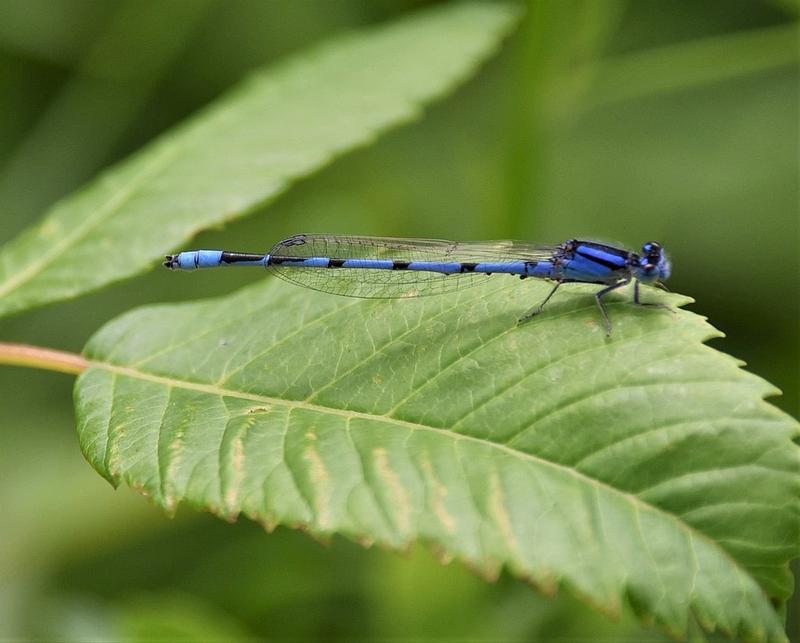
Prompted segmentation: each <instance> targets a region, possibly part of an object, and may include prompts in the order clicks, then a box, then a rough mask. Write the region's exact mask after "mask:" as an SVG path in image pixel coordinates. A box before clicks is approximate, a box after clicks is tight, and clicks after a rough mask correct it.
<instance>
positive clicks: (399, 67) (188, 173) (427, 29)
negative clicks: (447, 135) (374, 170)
mask: <svg viewBox="0 0 800 643" xmlns="http://www.w3.org/2000/svg"><path fill="white" fill-rule="evenodd" d="M515 15H516V11H515V10H514V8H513V7H509V6H507V5H504V4H488V3H487V4H458V5H453V6H450V7H446V8H442V9H439V10H437V11H434V12H428V13H425V14H420V15H417V16H414V17H412V18H410V19H407V20H404V21H400V22H397V23H394V24H392V25H390V26H388V27H384V28H382V29H378V30H375V31H373V32H371V33H363V34H354V35H352V36H350V37H346V38H342V39H340V40H338V41H335V42H333V43H331V44H329V45H327V46H323V47H320V48H318V49H317V50H316V51H312V52H310V53H307V54H305V55H303V56H298V57H295V58H293V59H291V60H289V61H287V62H285V63H283V64H282V65H279V66H277V67H275V68H273V69H271V70H269V71H267V72H265V73H262V74H259V75H257V76H254V77H253V78H251V79H250V80H249V81H248V82H246V83H245V84H244V85H243V86H242V87H240V88H239V89H238V90H236V91H235V92H233V93H232V94H231V95H230V96H228V97H227V98H225V99H223V100H222V101H219V102H217V103H215V104H214V105H213V107H212V108H211V109H208V110H206V111H205V112H203V113H201V114H200V115H199V116H197V117H195V118H194V119H191V120H190V121H189V122H188V123H186V124H185V125H183V126H181V127H179V128H178V129H177V130H175V131H173V132H172V133H170V134H169V135H166V136H163V137H161V138H160V139H159V140H158V141H156V142H155V143H154V144H152V145H149V146H147V147H146V148H145V149H144V150H142V151H141V152H139V153H137V154H136V155H134V156H133V157H132V158H130V159H129V160H127V161H125V162H124V163H122V164H120V165H118V166H116V167H115V168H114V169H112V170H109V171H108V172H106V173H105V174H103V175H102V176H101V177H100V178H99V179H98V180H97V181H95V182H93V183H92V184H91V185H89V186H88V187H87V188H85V189H84V190H82V191H80V192H78V193H76V194H74V195H73V196H71V197H69V198H67V199H65V200H64V201H62V202H61V203H59V204H57V205H56V206H55V207H54V208H53V210H52V211H51V212H50V213H49V214H48V216H47V217H46V218H45V219H44V220H43V221H42V223H41V224H40V225H39V226H37V227H36V228H34V229H32V230H29V231H27V232H25V233H23V234H22V235H21V236H19V237H18V238H17V239H16V240H14V241H12V242H11V243H10V244H8V246H6V247H5V248H4V249H3V250H2V252H0V316H2V315H7V314H9V313H13V312H16V311H20V310H24V309H26V308H30V307H32V306H36V305H40V304H44V303H47V302H51V301H57V300H60V299H65V298H70V297H74V296H76V295H79V294H81V293H84V292H87V291H91V290H94V289H97V288H99V287H101V286H103V285H105V284H108V283H110V282H113V281H115V280H119V279H123V278H125V277H130V276H132V275H135V274H137V273H139V272H141V271H143V270H144V269H145V268H147V267H148V266H150V265H152V264H153V262H154V259H155V258H157V257H158V256H159V255H161V254H164V253H165V252H166V251H168V250H169V249H170V248H172V247H174V246H175V245H177V244H178V243H179V242H181V241H183V240H185V239H187V238H189V237H190V236H192V235H193V234H194V233H196V232H197V231H198V230H202V229H203V228H206V227H208V226H210V225H213V224H217V223H220V222H223V221H227V220H230V219H232V218H235V217H237V216H240V215H242V214H243V213H244V212H245V211H247V210H248V209H249V208H252V207H253V206H255V205H257V204H259V203H261V202H263V201H265V200H266V199H269V198H273V197H274V196H276V195H277V194H279V193H280V192H281V191H282V190H284V189H285V188H286V187H287V185H288V184H289V183H290V181H292V180H294V179H296V178H298V177H300V176H303V175H305V174H308V173H310V172H312V171H314V170H316V169H318V168H320V167H322V166H323V165H325V164H326V163H327V162H328V161H330V160H331V158H333V157H334V156H336V155H337V154H341V153H342V152H344V151H346V150H348V149H351V148H353V147H355V146H357V145H360V144H363V143H365V142H368V141H370V140H372V139H374V138H375V136H376V135H377V134H378V133H379V132H380V131H382V130H384V129H386V128H387V127H389V126H391V125H396V124H398V123H402V122H405V121H408V120H409V119H411V118H413V117H414V116H415V115H416V114H417V113H418V112H419V105H420V104H421V103H423V102H425V101H427V100H431V99H432V98H434V97H436V96H440V95H441V94H443V93H445V92H447V91H448V90H449V89H451V88H452V87H453V85H455V84H456V83H457V82H458V81H459V80H461V79H462V78H463V77H464V76H466V75H468V74H469V73H470V72H471V71H472V69H473V68H474V67H475V66H476V65H477V63H478V62H479V61H481V60H483V59H484V58H485V57H486V56H487V55H488V54H489V53H490V52H491V51H492V50H493V49H494V48H495V47H496V45H497V43H498V40H499V39H500V37H501V36H502V35H503V34H504V33H505V32H506V31H507V30H508V29H509V27H510V26H511V24H512V19H513V17H514V16H515Z"/></svg>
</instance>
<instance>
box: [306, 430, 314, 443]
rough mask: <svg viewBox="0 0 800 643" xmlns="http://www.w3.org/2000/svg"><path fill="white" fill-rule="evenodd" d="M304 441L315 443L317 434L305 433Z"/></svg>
mask: <svg viewBox="0 0 800 643" xmlns="http://www.w3.org/2000/svg"><path fill="white" fill-rule="evenodd" d="M306 440H309V441H311V442H316V441H317V434H316V433H312V432H311V431H309V432H308V433H306Z"/></svg>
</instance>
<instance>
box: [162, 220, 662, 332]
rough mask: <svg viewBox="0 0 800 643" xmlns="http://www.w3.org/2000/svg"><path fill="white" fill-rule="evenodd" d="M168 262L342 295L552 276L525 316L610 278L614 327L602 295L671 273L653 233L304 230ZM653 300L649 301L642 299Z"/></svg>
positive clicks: (417, 291)
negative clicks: (559, 238)
mask: <svg viewBox="0 0 800 643" xmlns="http://www.w3.org/2000/svg"><path fill="white" fill-rule="evenodd" d="M164 265H165V266H166V267H167V268H172V269H177V270H197V269H200V268H217V267H219V266H261V267H264V268H267V269H269V270H270V271H272V272H274V273H275V274H276V275H277V276H278V277H280V278H281V279H285V280H286V281H290V282H292V283H295V284H299V285H301V286H305V287H307V288H312V289H314V290H320V291H322V292H327V293H333V294H336V295H347V296H350V297H368V298H405V297H419V296H424V295H438V294H441V293H445V292H449V291H452V290H457V289H461V288H464V287H466V286H470V285H474V284H476V283H478V282H479V281H480V280H481V279H482V278H485V276H486V275H491V274H507V275H516V276H518V277H520V278H521V279H525V278H527V277H535V278H539V279H548V280H550V281H552V282H554V284H553V289H552V290H551V291H550V293H549V294H548V295H547V296H546V297H545V298H544V300H543V301H542V302H541V303H540V304H539V305H538V306H536V307H535V308H533V309H531V310H530V311H528V313H526V314H525V315H524V316H523V317H522V318H521V319H520V321H521V322H522V321H525V320H527V319H529V318H531V317H533V316H534V315H537V314H539V313H540V312H541V311H542V308H543V307H544V305H545V304H546V303H547V302H548V301H549V300H550V298H551V297H552V296H553V295H554V294H555V292H556V290H558V288H559V287H560V286H561V285H562V284H565V283H576V282H578V283H591V284H600V285H602V286H603V288H601V289H600V290H598V291H597V292H596V293H595V300H596V301H597V305H598V307H599V308H600V313H601V314H602V316H603V321H604V323H605V327H606V332H607V333H608V334H610V333H611V322H610V321H609V318H608V313H607V311H606V307H605V305H604V304H603V297H604V296H605V295H607V294H608V293H610V292H612V291H614V290H616V289H618V288H621V287H622V286H624V285H626V284H628V283H630V282H631V281H634V291H633V301H634V302H635V303H637V304H641V303H642V302H640V301H639V282H642V283H649V284H655V285H661V283H660V282H662V281H664V280H666V279H668V278H669V275H670V262H669V259H668V258H667V256H666V254H665V253H664V250H663V249H662V247H661V245H659V244H658V243H656V242H655V241H649V242H647V243H645V244H644V245H643V246H642V252H641V254H637V253H635V252H631V251H629V250H625V249H624V248H618V247H615V246H611V245H607V244H603V243H597V242H594V241H578V240H577V239H570V240H569V241H565V242H564V243H562V244H560V245H554V246H539V245H534V244H530V243H526V242H521V241H458V242H457V241H443V240H439V239H396V238H391V237H362V236H340V235H327V234H298V235H295V236H293V237H289V238H288V239H284V240H283V241H281V242H280V243H278V244H276V245H275V246H274V247H273V248H272V249H271V250H270V251H269V252H268V253H267V254H250V253H243V252H227V251H224V250H191V251H187V252H181V253H178V254H176V255H167V257H166V261H164ZM643 305H647V304H643Z"/></svg>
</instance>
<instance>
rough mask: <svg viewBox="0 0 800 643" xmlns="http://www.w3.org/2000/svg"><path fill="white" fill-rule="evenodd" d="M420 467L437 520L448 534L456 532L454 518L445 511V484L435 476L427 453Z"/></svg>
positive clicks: (446, 491) (446, 492)
mask: <svg viewBox="0 0 800 643" xmlns="http://www.w3.org/2000/svg"><path fill="white" fill-rule="evenodd" d="M421 467H422V470H423V472H424V473H425V479H426V483H427V485H428V496H429V498H430V502H431V506H432V508H433V513H434V514H436V517H437V518H438V519H439V522H440V523H442V526H443V527H444V528H445V531H447V533H448V534H454V533H455V532H456V519H455V518H454V517H453V515H452V514H451V513H450V512H449V511H447V506H446V505H445V502H444V501H445V498H447V494H448V489H447V485H445V484H444V483H443V482H442V481H441V480H439V478H437V477H436V473H435V472H434V470H433V465H432V464H431V461H430V459H429V458H428V456H427V454H426V455H425V457H424V458H423V460H422V462H421Z"/></svg>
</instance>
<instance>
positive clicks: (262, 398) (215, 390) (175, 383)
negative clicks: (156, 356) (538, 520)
mask: <svg viewBox="0 0 800 643" xmlns="http://www.w3.org/2000/svg"><path fill="white" fill-rule="evenodd" d="M91 368H98V369H101V370H105V371H107V372H109V373H112V374H116V375H122V376H127V377H132V378H135V379H138V380H142V381H146V382H151V383H154V384H161V385H163V386H167V387H171V388H181V389H184V390H189V391H197V392H200V393H207V394H209V395H215V396H220V397H232V398H237V399H243V400H251V401H253V402H258V403H260V404H274V405H281V406H284V407H290V408H301V409H305V410H307V411H313V412H316V413H323V414H329V415H337V416H339V417H343V418H345V419H347V420H352V419H354V418H358V419H363V420H367V421H371V422H383V423H387V424H394V425H396V426H400V427H403V428H405V429H408V430H411V431H430V432H433V433H437V434H440V435H444V436H447V437H448V438H450V439H452V440H466V441H469V442H474V443H476V444H481V445H483V446H485V447H489V448H494V449H498V450H500V451H502V452H504V453H507V454H509V455H511V456H513V457H515V458H518V459H522V460H527V461H529V462H534V463H536V464H538V465H540V466H545V467H548V468H550V469H555V470H560V471H562V472H566V473H567V474H568V475H570V476H572V477H573V478H576V479H577V480H579V481H581V482H583V483H587V484H589V485H591V486H592V487H594V488H596V489H605V490H608V491H610V492H612V493H613V494H616V495H618V496H620V497H621V498H622V499H624V500H625V501H627V502H628V503H629V504H630V505H631V506H632V507H633V509H634V510H635V511H639V510H640V509H646V510H648V511H653V512H655V513H657V514H659V515H661V516H663V517H664V518H666V519H667V520H670V521H672V522H674V523H675V524H676V525H677V526H678V528H679V529H681V530H683V531H685V532H686V534H687V536H688V537H689V541H690V542H691V541H692V539H694V538H696V539H698V540H700V541H703V542H705V543H707V544H708V545H710V546H711V548H712V549H714V550H716V551H717V552H718V553H720V554H721V555H722V556H723V557H724V558H725V559H726V560H728V561H729V563H730V564H731V565H732V567H733V568H734V569H735V570H736V573H737V576H739V577H740V582H741V576H742V575H743V576H745V577H747V578H749V574H748V573H747V570H746V569H744V568H743V567H742V565H741V564H740V563H739V561H737V560H736V559H735V558H734V557H733V556H731V554H730V553H729V552H728V551H727V550H725V549H724V548H723V547H722V546H721V545H720V544H719V543H717V542H716V541H715V540H713V539H712V538H710V537H709V536H707V535H706V534H704V533H703V532H701V531H698V530H696V529H694V528H693V527H692V526H691V525H689V524H687V523H685V522H684V521H682V520H681V519H680V517H679V516H677V515H676V514H673V513H670V512H669V511H666V510H665V509H662V508H661V507H659V506H657V505H652V504H650V503H648V502H646V501H644V500H642V499H641V498H640V497H639V496H637V495H635V494H632V493H628V492H626V491H622V490H620V489H617V488H616V487H613V486H611V485H609V484H607V483H605V482H603V481H602V480H597V479H596V478H592V477H590V476H587V475H586V474H585V473H583V472H581V471H578V470H576V469H574V468H572V467H569V466H566V465H563V464H560V463H558V462H552V461H550V460H546V459H544V458H541V457H539V456H536V455H534V454H532V453H526V452H525V451H518V450H516V449H512V448H511V447H508V446H506V445H505V444H500V443H497V442H492V441H491V440H487V439H485V438H480V437H477V436H473V435H467V434H464V433H456V432H453V431H451V430H449V429H443V428H440V427H435V426H431V425H428V424H419V423H415V422H410V421H408V420H401V419H399V418H393V417H389V416H386V415H378V414H371V413H364V412H361V411H352V410H345V409H337V408H335V407H330V406H322V405H319V404H313V403H310V402H307V401H303V400H286V399H282V398H277V397H270V396H268V395H259V394H256V393H244V392H242V391H236V390H231V389H226V388H222V387H220V386H216V385H213V384H202V383H200V382H190V381H187V380H177V379H174V378H170V377H164V376H161V375H155V374H152V373H145V372H143V371H139V370H137V369H134V368H130V367H126V366H119V365H115V364H109V363H106V362H99V361H94V360H90V361H89V369H91ZM86 372H88V369H87V371H86ZM756 585H757V584H756ZM759 589H760V590H761V591H762V593H763V588H761V587H760V586H759Z"/></svg>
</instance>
